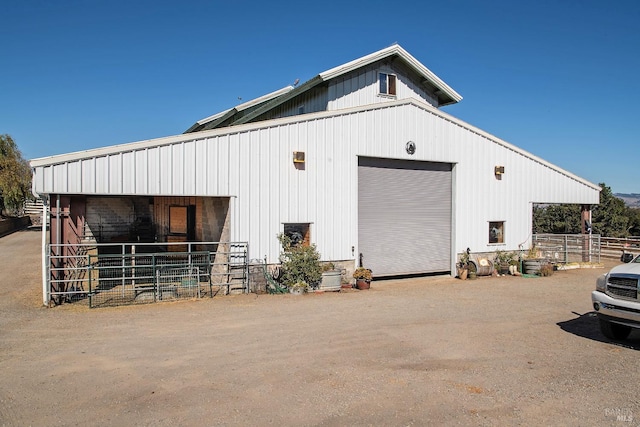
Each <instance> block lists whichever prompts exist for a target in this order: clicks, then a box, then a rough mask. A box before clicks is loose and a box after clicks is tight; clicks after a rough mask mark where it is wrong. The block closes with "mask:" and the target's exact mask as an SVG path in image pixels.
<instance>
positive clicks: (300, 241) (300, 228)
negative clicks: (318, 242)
mask: <svg viewBox="0 0 640 427" xmlns="http://www.w3.org/2000/svg"><path fill="white" fill-rule="evenodd" d="M310 228H311V227H310V224H309V223H308V222H304V223H295V224H291V223H289V224H285V225H284V235H285V236H287V237H289V238H290V239H291V244H292V245H293V246H298V245H302V246H309V245H310V244H311V233H310V232H309V231H310Z"/></svg>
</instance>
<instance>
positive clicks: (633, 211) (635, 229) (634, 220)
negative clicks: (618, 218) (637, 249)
mask: <svg viewBox="0 0 640 427" xmlns="http://www.w3.org/2000/svg"><path fill="white" fill-rule="evenodd" d="M627 216H628V217H629V225H628V226H627V235H628V236H640V208H630V207H627Z"/></svg>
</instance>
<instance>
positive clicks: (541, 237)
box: [533, 234, 601, 263]
mask: <svg viewBox="0 0 640 427" xmlns="http://www.w3.org/2000/svg"><path fill="white" fill-rule="evenodd" d="M600 242H601V240H600V235H599V234H534V235H533V244H534V245H535V247H536V249H537V250H538V251H539V252H540V254H541V256H542V258H545V259H547V260H549V261H552V262H557V263H570V262H600V244H601V243H600Z"/></svg>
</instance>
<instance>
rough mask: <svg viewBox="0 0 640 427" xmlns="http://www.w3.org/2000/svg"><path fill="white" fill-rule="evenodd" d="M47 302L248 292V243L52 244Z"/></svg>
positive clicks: (145, 299) (113, 302)
mask: <svg viewBox="0 0 640 427" xmlns="http://www.w3.org/2000/svg"><path fill="white" fill-rule="evenodd" d="M47 253H48V254H49V257H48V258H49V259H48V263H47V265H48V275H47V277H48V279H47V301H52V302H54V303H56V304H60V303H62V302H74V301H88V303H89V306H90V307H97V306H104V305H123V304H136V303H148V302H155V301H163V300H168V299H176V298H199V297H202V296H205V295H209V296H213V295H215V294H216V293H218V292H220V291H223V292H224V293H231V292H248V290H249V274H248V262H247V254H248V244H247V243H244V242H188V243H161V244H159V243H135V244H132V243H120V244H76V245H71V244H58V245H56V244H51V245H49V248H48V252H47Z"/></svg>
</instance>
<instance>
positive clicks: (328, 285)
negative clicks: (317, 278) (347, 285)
mask: <svg viewBox="0 0 640 427" xmlns="http://www.w3.org/2000/svg"><path fill="white" fill-rule="evenodd" d="M341 278H342V272H341V271H340V270H331V271H325V272H324V273H322V282H320V290H321V291H339V290H340V289H341V287H342V285H341V281H340V279H341Z"/></svg>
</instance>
